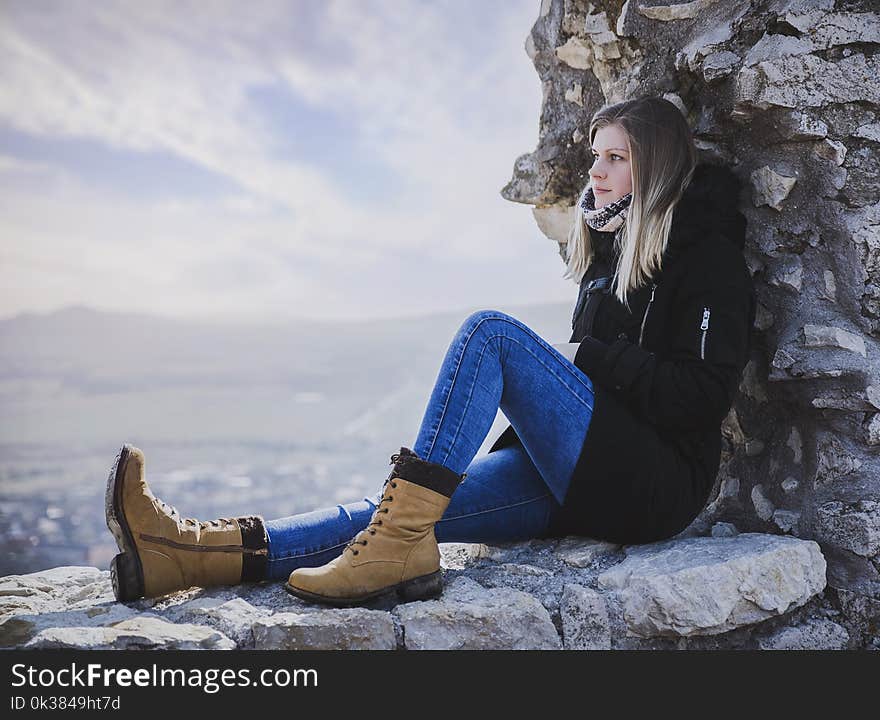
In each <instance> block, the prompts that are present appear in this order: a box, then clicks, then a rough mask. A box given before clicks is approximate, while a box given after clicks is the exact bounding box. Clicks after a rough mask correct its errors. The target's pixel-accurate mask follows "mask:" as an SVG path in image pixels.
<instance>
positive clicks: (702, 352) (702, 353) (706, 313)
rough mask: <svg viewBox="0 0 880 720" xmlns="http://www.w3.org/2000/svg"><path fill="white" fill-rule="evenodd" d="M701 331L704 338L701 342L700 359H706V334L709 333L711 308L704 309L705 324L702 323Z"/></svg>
mask: <svg viewBox="0 0 880 720" xmlns="http://www.w3.org/2000/svg"><path fill="white" fill-rule="evenodd" d="M700 330H702V331H703V338H702V340H700V358H701V359H702V360H705V359H706V333H707V332H708V331H709V308H707V307H704V308H703V322H702V323H700Z"/></svg>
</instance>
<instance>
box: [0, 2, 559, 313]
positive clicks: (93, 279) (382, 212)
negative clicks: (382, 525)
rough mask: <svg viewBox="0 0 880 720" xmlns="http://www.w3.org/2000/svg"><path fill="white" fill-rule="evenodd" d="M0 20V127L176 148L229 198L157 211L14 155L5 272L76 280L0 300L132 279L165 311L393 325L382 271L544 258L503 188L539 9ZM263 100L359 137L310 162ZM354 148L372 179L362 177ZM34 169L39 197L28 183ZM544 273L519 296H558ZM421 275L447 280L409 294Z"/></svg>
mask: <svg viewBox="0 0 880 720" xmlns="http://www.w3.org/2000/svg"><path fill="white" fill-rule="evenodd" d="M4 14H5V18H4V23H3V24H2V25H0V59H2V62H0V88H2V89H0V124H5V125H6V126H7V127H9V128H13V129H14V130H16V131H18V132H20V133H26V134H28V135H30V136H34V137H36V138H44V139H46V140H47V141H48V140H52V141H58V140H59V139H67V140H68V141H70V142H81V141H84V142H92V143H100V144H102V145H104V146H106V147H108V148H113V149H115V150H116V151H118V153H119V157H120V162H124V160H125V157H126V156H129V155H130V154H131V153H132V152H135V153H153V154H158V155H162V154H166V155H170V156H173V157H176V158H180V159H182V160H183V161H185V162H187V163H190V164H192V165H193V166H198V167H200V168H204V169H206V170H208V171H210V172H212V173H215V174H216V175H218V176H222V177H224V178H227V179H228V180H230V181H231V183H232V187H233V188H235V189H233V190H232V191H223V192H220V193H219V194H216V195H214V196H212V197H206V198H201V197H200V198H193V197H186V196H181V197H180V198H178V199H169V198H167V197H166V198H165V199H163V200H161V201H157V200H153V199H150V200H145V199H143V198H140V197H138V196H137V195H136V194H134V192H132V191H131V189H130V188H127V187H126V186H125V184H124V183H121V184H120V187H118V188H115V189H114V191H113V192H112V193H110V194H109V195H108V192H107V190H106V189H102V188H99V187H96V186H95V184H94V183H92V182H91V181H90V180H89V179H88V178H87V177H85V175H79V176H78V174H77V172H76V168H71V167H66V168H64V167H61V166H55V168H54V172H52V167H53V164H52V161H51V160H46V159H40V160H36V161H33V162H31V163H30V164H27V162H26V161H25V160H22V159H20V158H16V157H15V156H14V155H15V153H14V150H15V148H7V153H6V156H5V160H2V161H0V181H2V182H3V183H4V186H5V187H7V188H8V189H9V192H7V193H6V194H5V199H3V200H0V209H2V216H0V232H2V237H3V238H5V239H4V242H3V247H2V252H3V254H4V255H3V257H4V259H5V261H4V267H5V270H4V273H3V274H4V275H7V278H5V279H7V280H8V279H10V278H9V277H8V276H9V275H12V274H14V272H15V269H16V267H19V268H20V267H29V268H31V271H33V269H34V268H37V267H40V268H42V270H41V271H40V272H42V273H45V272H47V270H46V268H47V267H49V266H52V267H55V268H56V270H57V271H58V272H59V273H61V270H60V268H62V267H67V268H68V269H69V272H68V273H67V275H64V274H63V273H62V274H60V275H55V276H53V277H54V278H55V279H54V280H53V281H52V282H50V283H49V285H48V287H47V290H46V293H45V294H44V295H43V296H40V295H39V293H38V292H36V291H35V290H32V289H30V288H28V287H24V286H23V285H24V283H23V282H21V281H19V282H17V283H15V282H13V284H12V285H11V286H8V287H7V288H6V290H5V291H4V297H3V299H2V302H3V307H4V308H9V309H13V308H25V307H30V306H31V305H30V304H33V303H37V304H39V305H40V307H45V306H46V304H47V303H52V302H54V303H56V304H57V303H59V302H61V301H62V300H66V301H68V302H70V301H78V302H81V301H83V299H90V301H92V302H95V303H100V304H106V303H107V302H108V300H109V299H110V298H111V297H112V296H113V293H111V292H109V291H108V290H107V288H110V287H116V285H117V284H118V283H121V282H122V281H121V280H120V278H128V281H130V283H131V284H132V285H133V286H135V287H137V286H140V287H143V288H144V292H145V294H147V295H148V296H149V297H150V298H151V299H150V300H149V302H150V303H151V304H150V305H149V307H153V308H155V309H157V310H158V311H163V312H164V311H168V312H174V311H178V312H185V311H189V312H196V311H199V312H201V311H205V312H207V311H208V310H210V309H211V308H212V307H213V308H215V309H217V310H218V311H221V310H222V311H224V312H226V311H229V312H231V311H232V310H233V309H235V308H238V309H242V308H245V307H247V308H249V309H250V312H258V311H259V309H260V308H263V309H264V310H266V311H270V310H271V309H275V308H282V307H283V308H285V309H290V308H297V309H302V310H305V311H314V312H317V310H316V309H315V308H314V305H315V304H316V298H319V300H318V301H317V302H318V303H319V304H321V308H320V310H321V312H325V313H326V312H334V311H332V310H331V309H330V308H335V312H338V313H342V312H344V311H345V308H346V306H347V305H350V303H352V302H357V298H358V297H359V295H360V297H361V298H362V299H361V302H360V305H359V307H358V308H357V309H356V310H357V312H362V313H365V314H369V313H371V312H382V313H385V314H387V313H388V312H389V310H390V309H391V308H392V307H393V304H394V302H395V300H394V299H393V298H380V297H378V293H381V285H379V286H378V287H377V285H378V283H379V282H380V281H382V280H384V277H383V275H382V273H383V271H384V268H396V269H397V270H398V271H400V272H412V273H418V272H420V271H421V272H429V271H437V272H439V271H440V269H441V268H446V269H445V272H447V273H450V277H451V274H452V273H454V272H455V270H454V268H455V267H456V263H458V264H459V265H462V264H469V265H473V266H474V267H473V269H471V268H469V269H468V272H467V273H460V275H461V276H463V277H464V276H467V277H476V278H480V277H485V276H486V275H487V270H486V269H487V268H489V267H492V266H493V265H494V266H497V267H499V268H500V267H507V266H508V264H509V263H512V262H519V263H523V262H527V261H526V258H531V257H533V256H534V257H538V256H542V257H543V256H544V255H550V256H552V255H553V253H552V252H551V253H548V250H549V249H550V248H549V245H550V243H549V242H547V241H543V239H542V238H541V237H540V236H539V235H538V233H537V231H536V229H535V227H534V224H533V222H532V220H531V218H530V217H529V216H528V213H527V211H526V208H520V207H516V206H513V205H511V204H510V203H508V202H506V201H504V200H503V199H501V198H500V195H499V190H500V188H501V187H502V186H503V185H504V184H505V183H506V182H507V180H508V178H509V176H510V170H511V167H512V164H513V160H514V158H515V157H516V156H517V155H518V154H520V153H522V152H524V151H527V150H529V149H531V147H532V146H533V145H534V143H535V142H536V140H537V115H538V111H539V105H540V83H539V81H538V78H537V77H536V75H535V73H534V70H533V69H532V68H531V64H530V61H529V60H528V58H527V57H526V55H525V52H524V50H523V43H524V40H525V37H526V34H527V33H528V31H529V29H530V27H531V24H532V23H533V22H534V19H535V18H536V15H537V8H535V7H534V2H533V1H532V0H523V1H522V2H519V3H513V2H508V1H507V0H504V1H501V0H498V1H497V2H481V3H470V2H464V0H460V1H458V2H445V3H420V2H406V3H401V2H396V1H391V0H388V1H381V2H380V1H378V0H370V1H369V2H363V3H360V2H349V1H343V2H323V1H322V2H302V1H297V2H255V3H250V4H248V6H247V11H244V10H243V9H242V6H241V5H240V3H232V2H210V3H206V2H183V3H181V2H150V3H112V4H111V3H91V2H70V3H64V4H57V5H48V6H47V5H45V4H39V5H38V4H25V3H21V4H16V5H7V6H6V7H5V8H4ZM261 89H272V91H273V92H272V93H270V95H271V96H272V97H273V98H283V97H284V92H286V93H288V94H289V95H290V98H291V102H292V103H296V105H295V106H292V109H289V110H288V111H289V112H295V113H296V117H297V118H300V117H302V118H305V119H311V120H312V121H316V122H319V121H320V118H321V117H324V118H330V117H333V118H337V119H338V121H339V123H340V127H341V128H344V129H345V131H346V133H350V135H351V136H350V137H349V136H348V134H347V135H346V136H345V137H344V138H341V139H340V141H339V143H338V145H339V147H333V146H332V144H328V146H327V147H326V148H318V152H316V153H314V157H309V158H305V157H303V156H297V155H296V154H295V153H294V152H293V151H292V150H291V151H286V150H287V149H289V148H291V147H292V146H291V142H290V141H291V138H290V137H287V136H286V133H285V127H284V123H283V122H278V118H277V117H276V116H274V115H273V114H272V113H273V112H274V111H276V110H278V108H276V107H271V106H267V104H266V103H261V102H260V101H259V100H258V98H259V97H260V91H261ZM281 91H284V92H281ZM309 108H311V109H312V110H313V111H314V113H313V114H310V113H309V112H308V110H309ZM304 127H305V130H302V131H301V132H302V133H303V136H302V137H300V138H298V140H299V143H300V146H301V145H302V144H303V143H305V144H306V145H307V144H308V142H309V135H308V127H307V126H304ZM316 135H317V133H316ZM342 149H344V153H343V154H342V155H341V161H338V162H337V164H336V165H331V164H330V163H329V157H330V154H331V153H334V152H335V153H339V151H340V150H342ZM349 152H350V153H352V160H351V162H352V168H351V171H350V175H351V176H352V177H355V176H356V177H357V178H358V181H357V183H354V184H353V183H352V182H351V177H349V172H347V168H346V167H345V158H346V153H349ZM322 155H325V156H327V158H328V162H322V161H321V158H322ZM365 158H368V159H371V162H370V163H369V165H368V166H369V168H370V169H369V170H368V171H367V170H365V168H366V167H367V165H360V164H358V165H355V163H360V162H362V161H364V159H365ZM22 163H24V165H22ZM37 172H38V173H41V174H42V178H43V179H42V180H41V184H42V187H40V188H39V192H37V189H36V188H35V187H34V185H35V183H28V182H26V181H25V176H26V174H27V173H31V176H32V177H33V173H37ZM4 178H5V179H4ZM358 183H359V184H360V187H362V188H363V193H359V192H358ZM169 194H173V187H172V188H170V191H169ZM545 243H546V244H545ZM7 260H8V261H9V262H11V263H12V264H13V265H12V266H10V267H6V261H7ZM47 262H49V266H47V265H46V263H47ZM548 262H549V263H551V265H549V266H550V267H553V268H558V270H559V272H558V273H553V276H552V277H551V278H545V279H533V280H531V283H532V285H530V286H529V287H527V288H526V293H529V294H531V296H533V297H541V296H542V293H543V296H546V297H547V299H548V300H549V299H559V298H560V297H562V296H563V295H562V290H561V288H562V283H561V282H558V281H556V277H557V276H558V275H559V274H561V270H562V268H561V264H560V263H559V261H558V259H550V258H548ZM16 263H24V265H16ZM52 263H54V265H52ZM237 268H238V269H239V270H240V272H236V269H237ZM420 268H421V270H419V269H420ZM27 272H29V271H26V273H27ZM371 273H373V274H372V275H371ZM259 277H262V278H263V279H264V281H263V282H261V283H260V282H255V280H254V279H255V278H259ZM189 279H192V281H189ZM128 281H127V282H128ZM450 282H451V280H450V279H449V278H446V286H449V284H450ZM456 282H458V281H456ZM482 282H483V283H484V286H483V287H480V288H475V287H471V286H464V287H462V286H461V285H457V290H458V291H459V292H460V293H461V295H460V298H461V301H460V302H456V303H455V306H456V307H458V306H461V305H462V304H466V301H467V299H468V298H477V297H481V296H482V293H483V292H485V291H486V290H487V289H490V288H491V289H494V290H495V291H496V292H504V293H508V294H510V292H511V289H510V288H509V287H507V286H506V285H505V283H504V282H503V280H501V279H499V278H492V279H491V280H488V279H487V280H484V281H482ZM432 283H436V284H437V285H438V287H442V286H443V284H444V278H439V277H438V278H432V279H431V281H430V282H423V283H422V285H430V284H432ZM215 294H216V295H215ZM127 302H130V303H136V302H137V301H135V300H132V299H128V300H127ZM420 302H421V303H423V304H424V307H433V306H432V305H431V304H430V303H429V302H428V301H426V300H425V301H420ZM444 302H445V303H447V304H448V302H449V299H444V298H438V299H436V300H434V301H433V303H434V306H437V307H439V306H440V305H441V304H443V303H444ZM309 303H311V306H312V307H310V306H309ZM380 308H382V310H381V311H380ZM301 314H309V312H302V313H301Z"/></svg>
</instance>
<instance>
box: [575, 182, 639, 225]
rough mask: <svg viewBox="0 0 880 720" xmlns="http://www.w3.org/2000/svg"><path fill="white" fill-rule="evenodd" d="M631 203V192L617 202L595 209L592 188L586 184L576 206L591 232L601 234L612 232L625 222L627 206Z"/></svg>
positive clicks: (594, 197)
mask: <svg viewBox="0 0 880 720" xmlns="http://www.w3.org/2000/svg"><path fill="white" fill-rule="evenodd" d="M630 202H632V192H629V193H627V194H626V195H624V196H623V197H622V198H620V199H619V200H615V201H614V202H613V203H609V204H608V205H605V206H604V207H601V208H599V209H598V210H597V209H596V196H595V194H594V193H593V186H592V185H590V184H588V185H587V187H586V188H584V191H583V192H582V193H581V197H580V200H579V201H578V206H579V207H580V209H581V212H583V214H584V220H585V221H586V223H587V225H589V226H590V227H591V228H593V230H599V231H601V232H614V231H615V230H617V229H618V228H619V227H620V226H621V225H623V222H624V220H626V214H627V210H628V209H629V204H630Z"/></svg>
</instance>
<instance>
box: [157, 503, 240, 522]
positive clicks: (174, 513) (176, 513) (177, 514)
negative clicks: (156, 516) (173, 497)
mask: <svg viewBox="0 0 880 720" xmlns="http://www.w3.org/2000/svg"><path fill="white" fill-rule="evenodd" d="M156 502H157V503H158V504H159V507H160V508H162V510H164V511H165V512H167V513H168V514H169V515H170V516H171V518H172V519H173V520H176V521H177V523H178V524H181V523H182V524H183V525H192V526H193V527H198V528H199V529H200V530H208V529H211V528H221V527H228V526H229V525H232V524H233V521H232V518H225V517H221V518H217V519H216V520H198V519H197V518H191V517H188V518H185V517H181V516H180V512H179V511H178V510H177V508H176V507H174V506H173V505H169V504H168V503H167V502H165V501H164V500H160V499H159V498H156Z"/></svg>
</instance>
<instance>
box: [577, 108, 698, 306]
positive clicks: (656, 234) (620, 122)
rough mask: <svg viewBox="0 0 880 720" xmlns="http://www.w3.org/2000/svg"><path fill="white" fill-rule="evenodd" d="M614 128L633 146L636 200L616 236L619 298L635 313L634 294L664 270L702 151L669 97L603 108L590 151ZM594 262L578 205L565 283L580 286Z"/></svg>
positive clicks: (593, 123) (596, 117)
mask: <svg viewBox="0 0 880 720" xmlns="http://www.w3.org/2000/svg"><path fill="white" fill-rule="evenodd" d="M608 125H616V126H618V127H620V128H621V130H623V132H624V133H625V134H626V136H627V140H628V142H629V147H630V170H631V172H632V200H631V202H630V205H629V208H628V209H627V215H626V220H625V221H624V223H623V225H622V226H621V227H620V229H618V231H617V232H616V233H615V237H614V244H615V247H616V249H617V250H618V252H619V253H620V258H619V260H618V262H617V267H616V268H615V280H616V283H615V285H616V287H615V289H614V294H615V295H616V296H617V299H618V300H620V302H621V303H623V304H624V305H625V306H626V307H627V308H629V304H628V303H627V295H628V293H629V292H631V291H634V290H636V289H638V288H639V287H641V286H642V285H643V284H645V283H646V282H647V281H648V280H649V279H650V278H651V277H652V276H653V274H654V272H655V271H657V270H660V261H661V258H662V255H663V252H664V250H665V249H666V244H667V242H668V239H669V231H670V228H671V227H672V213H673V210H674V209H675V205H676V204H677V203H678V201H679V200H680V199H681V196H682V194H683V193H684V190H685V188H686V187H687V186H688V184H689V183H690V181H691V178H692V177H693V174H694V168H695V167H696V164H697V150H696V147H695V146H694V141H693V136H692V134H691V130H690V128H689V127H688V124H687V121H686V120H685V118H684V116H683V115H682V114H681V111H680V110H679V109H678V108H677V107H676V106H675V105H673V104H672V103H671V102H669V101H668V100H665V99H663V98H659V97H642V98H638V99H635V100H626V101H624V102H621V103H616V104H614V105H606V106H605V107H603V108H601V109H600V110H599V111H598V112H596V114H595V115H593V118H592V120H591V121H590V133H589V137H590V146H592V144H593V139H594V137H595V136H596V131H597V130H599V128H602V127H606V126H608ZM588 184H589V180H588ZM585 190H586V186H585V187H584V190H583V191H585ZM583 191H582V192H581V195H582V194H583ZM592 262H593V246H592V239H591V237H590V229H589V227H588V226H587V223H586V221H585V220H584V215H583V212H582V211H581V209H580V208H579V207H577V206H575V209H574V222H573V223H572V226H571V230H570V231H569V234H568V244H567V247H566V272H565V274H564V275H563V278H572V279H573V280H574V281H575V282H576V283H578V284H580V281H581V279H582V278H583V276H584V273H586V272H587V269H588V268H589V267H590V265H591V264H592ZM621 278H622V281H621Z"/></svg>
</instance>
